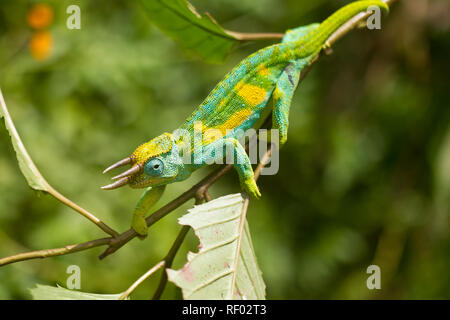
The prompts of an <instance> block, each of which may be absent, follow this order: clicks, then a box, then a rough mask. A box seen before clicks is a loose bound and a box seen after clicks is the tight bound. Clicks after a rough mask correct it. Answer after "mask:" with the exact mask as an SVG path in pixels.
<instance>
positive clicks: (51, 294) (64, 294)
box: [30, 284, 121, 300]
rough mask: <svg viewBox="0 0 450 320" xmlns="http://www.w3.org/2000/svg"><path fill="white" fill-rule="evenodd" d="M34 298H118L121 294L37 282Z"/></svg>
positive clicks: (33, 292) (32, 293) (33, 290)
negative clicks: (72, 288) (93, 291)
mask: <svg viewBox="0 0 450 320" xmlns="http://www.w3.org/2000/svg"><path fill="white" fill-rule="evenodd" d="M30 293H31V296H32V297H33V300H118V299H119V297H120V296H121V293H119V294H96V293H88V292H80V291H75V290H69V289H66V288H63V287H61V286H59V285H57V286H56V287H52V286H45V285H41V284H36V288H33V289H30Z"/></svg>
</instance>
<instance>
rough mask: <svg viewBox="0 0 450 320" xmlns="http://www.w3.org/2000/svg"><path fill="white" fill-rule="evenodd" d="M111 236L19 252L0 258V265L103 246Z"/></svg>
mask: <svg viewBox="0 0 450 320" xmlns="http://www.w3.org/2000/svg"><path fill="white" fill-rule="evenodd" d="M111 239H112V238H101V239H96V240H92V241H88V242H84V243H78V244H71V245H67V246H65V247H62V248H54V249H44V250H36V251H30V252H24V253H19V254H16V255H13V256H9V257H5V258H1V259H0V267H1V266H5V265H7V264H10V263H15V262H19V261H25V260H31V259H39V258H40V259H43V258H48V257H55V256H62V255H65V254H69V253H74V252H78V251H82V250H87V249H91V248H95V247H99V246H104V245H107V244H109V242H110V241H111Z"/></svg>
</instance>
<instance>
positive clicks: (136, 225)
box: [131, 215, 148, 239]
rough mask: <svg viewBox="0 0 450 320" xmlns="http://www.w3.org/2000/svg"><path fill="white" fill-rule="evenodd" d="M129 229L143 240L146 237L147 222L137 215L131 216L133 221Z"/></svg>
mask: <svg viewBox="0 0 450 320" xmlns="http://www.w3.org/2000/svg"><path fill="white" fill-rule="evenodd" d="M131 227H132V228H133V229H134V231H136V233H137V234H138V235H139V238H141V239H143V238H145V237H147V233H148V227H147V222H146V221H145V218H143V217H141V216H138V215H133V221H132V222H131Z"/></svg>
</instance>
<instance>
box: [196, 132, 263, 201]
mask: <svg viewBox="0 0 450 320" xmlns="http://www.w3.org/2000/svg"><path fill="white" fill-rule="evenodd" d="M219 149H221V151H222V152H221V154H220V155H219V154H218V153H217V152H214V151H213V150H219ZM205 151H206V152H204V154H203V161H204V163H211V162H212V161H214V160H218V159H219V158H220V159H223V157H225V159H226V160H227V161H226V163H229V161H230V163H231V161H232V163H233V165H234V168H235V169H236V171H237V173H238V175H239V181H240V184H241V188H242V189H244V190H245V191H246V192H247V193H248V194H250V195H251V196H253V197H255V198H259V197H261V193H260V192H259V189H258V186H257V185H256V182H255V175H254V173H253V169H252V165H251V163H250V159H249V158H248V156H247V153H246V152H245V149H244V148H243V147H242V145H241V144H240V143H239V141H238V140H236V139H234V138H224V139H219V140H216V141H215V142H212V143H210V144H209V145H208V146H207V147H206V148H205ZM211 160H212V161H211Z"/></svg>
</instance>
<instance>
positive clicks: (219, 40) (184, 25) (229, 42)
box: [141, 0, 237, 63]
mask: <svg viewBox="0 0 450 320" xmlns="http://www.w3.org/2000/svg"><path fill="white" fill-rule="evenodd" d="M141 1H142V3H143V4H144V7H145V9H146V10H147V13H148V14H149V16H150V18H151V19H152V21H153V23H154V24H155V25H156V26H158V28H160V29H161V31H163V32H164V33H165V34H166V35H167V36H169V37H171V38H172V39H174V40H176V41H177V42H178V43H179V44H181V46H182V47H183V48H184V49H186V50H187V51H188V52H191V53H194V54H196V55H197V56H199V57H200V58H202V59H203V60H205V61H208V62H215V63H217V62H221V61H223V60H224V59H225V57H226V56H227V55H228V53H229V52H230V50H231V48H232V47H233V45H234V44H235V43H236V42H237V39H236V38H234V37H233V36H232V35H230V34H228V33H227V32H226V31H225V30H224V29H223V28H222V27H221V26H220V25H219V24H218V23H217V22H216V21H215V20H214V19H213V18H212V17H211V16H210V15H209V14H208V13H206V14H203V15H200V14H199V13H198V12H197V11H196V10H195V8H194V7H193V6H192V5H191V4H190V3H189V2H188V1H187V0H141Z"/></svg>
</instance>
